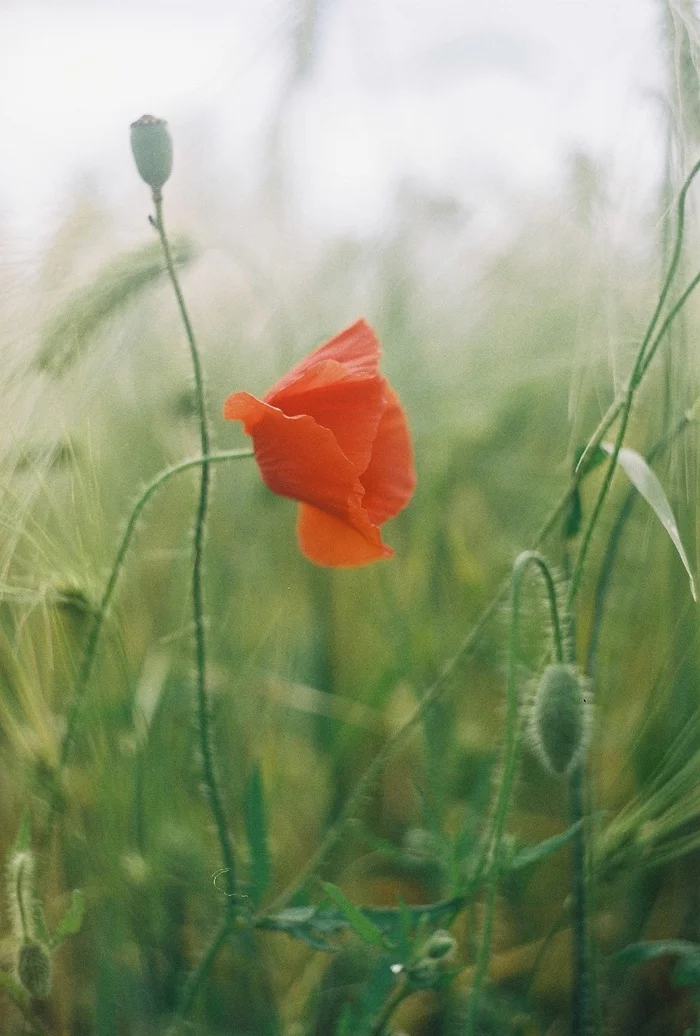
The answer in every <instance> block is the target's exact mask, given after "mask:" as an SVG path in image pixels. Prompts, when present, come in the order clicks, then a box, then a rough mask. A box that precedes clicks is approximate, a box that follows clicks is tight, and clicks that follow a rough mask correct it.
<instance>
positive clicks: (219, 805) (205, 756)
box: [153, 188, 236, 961]
mask: <svg viewBox="0 0 700 1036" xmlns="http://www.w3.org/2000/svg"><path fill="white" fill-rule="evenodd" d="M153 202H154V204H155V225H156V230H157V231H158V236H159V237H160V243H161V245H162V247H163V255H164V256H165V263H166V266H167V268H168V276H169V277H170V281H171V284H172V286H173V291H174V292H175V298H176V299H177V304H178V308H179V310H180V316H181V317H182V323H183V326H184V328H185V334H186V336H187V342H188V345H189V349H190V357H191V359H192V370H193V373H194V384H195V395H196V405H197V413H198V416H199V436H200V440H201V445H202V456H203V458H204V460H203V462H202V474H201V479H200V483H199V501H198V504H197V512H196V516H195V524H194V548H193V564H192V610H193V613H194V640H195V664H196V669H197V725H198V729H199V748H200V752H201V755H202V773H203V777H204V784H205V786H206V789H207V795H208V798H209V806H210V809H211V812H212V817H213V819H214V824H215V826H216V833H217V836H218V840H219V848H220V850H221V863H222V868H223V869H224V875H225V879H224V880H225V886H226V918H231V917H232V916H233V913H234V911H235V904H236V898H235V897H236V865H235V860H234V855H233V845H232V844H231V837H230V834H229V828H228V824H227V821H226V813H225V811H224V805H223V801H222V798H221V791H220V789H219V783H218V780H217V777H216V770H215V765H214V754H213V751H212V744H211V730H210V715H211V709H210V702H209V694H208V691H207V672H206V666H207V651H206V631H205V625H204V574H203V561H204V533H205V526H206V520H207V508H208V503H209V463H208V461H207V459H206V457H207V454H208V453H209V428H208V425H207V413H206V405H205V400H204V378H203V375H202V365H201V361H200V358H199V350H198V348H197V342H196V339H195V336H194V331H193V330H192V324H191V322H190V318H189V315H188V313H187V306H186V305H185V298H184V296H183V294H182V289H181V287H180V282H179V280H178V276H177V273H176V271H175V264H174V263H173V257H172V253H171V251H170V243H169V241H168V235H167V234H166V231H165V222H164V220H163V197H162V194H161V191H160V190H159V189H157V188H156V189H154V191H153ZM204 960H205V961H208V960H209V958H208V955H206V954H205V958H204Z"/></svg>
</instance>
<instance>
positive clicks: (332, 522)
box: [224, 320, 416, 567]
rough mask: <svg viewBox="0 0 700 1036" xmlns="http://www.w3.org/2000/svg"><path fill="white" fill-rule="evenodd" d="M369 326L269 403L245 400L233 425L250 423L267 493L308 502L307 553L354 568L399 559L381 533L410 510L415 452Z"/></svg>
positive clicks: (304, 365)
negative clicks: (386, 524)
mask: <svg viewBox="0 0 700 1036" xmlns="http://www.w3.org/2000/svg"><path fill="white" fill-rule="evenodd" d="M379 354H380V347H379V342H378V340H377V337H376V335H375V334H374V332H373V331H372V329H371V328H370V327H369V325H368V324H367V323H365V321H364V320H359V321H358V322H357V323H356V324H353V325H352V327H349V328H347V330H345V331H343V332H341V334H339V335H336V337H335V338H333V339H331V341H329V342H326V343H325V344H324V345H322V346H320V347H319V348H318V349H316V350H315V352H313V353H311V355H310V356H307V357H306V359H304V360H302V361H301V363H299V364H297V366H296V367H295V368H294V369H293V370H291V371H290V372H289V374H287V375H285V376H284V377H283V378H282V379H280V381H278V382H277V384H276V385H274V386H273V388H272V389H270V391H269V392H268V393H267V395H266V396H265V397H264V398H263V399H262V400H261V399H257V398H256V397H255V396H252V395H250V394H249V393H248V392H235V393H234V394H233V395H231V396H229V398H228V399H227V400H226V403H225V404H224V417H226V418H227V419H229V420H233V421H242V422H243V425H244V428H245V431H246V433H247V434H248V435H250V436H251V437H252V439H253V447H254V451H255V458H256V460H257V462H258V466H259V468H260V472H261V475H262V477H263V480H264V481H265V483H266V485H267V486H268V487H269V488H270V489H271V490H272V491H273V492H275V493H278V494H279V495H280V496H286V497H290V498H291V499H293V500H297V501H299V505H300V506H299V518H298V523H297V533H298V538H299V544H300V547H301V550H302V552H303V553H304V554H305V556H306V557H307V558H309V560H310V561H313V562H315V563H316V564H319V565H330V566H334V567H347V566H352V565H363V564H366V563H367V562H370V561H377V560H379V559H381V558H388V557H391V556H392V554H393V551H392V550H391V549H390V548H389V547H387V546H385V544H384V543H383V542H382V537H381V533H380V530H379V526H380V525H381V524H382V523H383V522H385V521H386V520H387V519H388V518H391V517H393V516H394V515H395V514H397V513H398V511H400V510H401V509H402V507H404V506H405V505H406V504H407V503H408V501H409V500H410V498H411V496H412V494H413V490H414V488H415V481H416V476H415V471H414V467H413V451H412V447H411V440H410V435H409V431H408V426H407V424H406V418H405V415H404V412H403V410H402V408H401V404H400V402H399V400H398V397H397V396H396V394H395V393H394V392H393V391H392V389H391V388H390V386H389V384H388V382H387V381H386V380H385V379H384V378H383V377H382V376H381V375H380V373H379V368H378V365H379Z"/></svg>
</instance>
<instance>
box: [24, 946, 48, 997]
mask: <svg viewBox="0 0 700 1036" xmlns="http://www.w3.org/2000/svg"><path fill="white" fill-rule="evenodd" d="M17 978H18V979H19V981H20V983H21V984H22V986H23V987H24V988H25V989H26V990H27V992H28V993H29V995H30V996H31V997H34V998H35V999H36V1000H45V999H46V997H47V996H48V995H49V993H50V992H51V956H50V954H49V951H48V950H47V948H46V947H45V946H42V944H41V943H40V942H35V941H31V942H23V943H22V944H21V945H20V948H19V952H18V954H17Z"/></svg>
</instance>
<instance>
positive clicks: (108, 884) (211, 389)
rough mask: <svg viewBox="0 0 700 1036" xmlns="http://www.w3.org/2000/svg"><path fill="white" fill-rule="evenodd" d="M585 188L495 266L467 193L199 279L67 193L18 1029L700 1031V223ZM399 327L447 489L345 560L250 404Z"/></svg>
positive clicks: (214, 1035)
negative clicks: (618, 206) (382, 540)
mask: <svg viewBox="0 0 700 1036" xmlns="http://www.w3.org/2000/svg"><path fill="white" fill-rule="evenodd" d="M579 172H580V169H579ZM685 172H686V173H687V172H688V170H687V169H686V170H685ZM585 183H586V192H585V196H584V194H582V192H581V181H580V177H577V176H575V177H574V178H573V181H572V184H571V185H570V187H569V193H568V195H562V197H559V198H554V199H553V200H551V202H550V203H549V207H548V208H541V209H540V210H539V211H536V212H534V213H533V214H532V215H531V217H530V219H529V220H528V221H523V224H524V225H523V228H522V231H521V233H520V234H519V236H518V237H516V238H515V239H514V240H512V241H511V242H510V244H509V245H508V246H504V247H502V248H501V250H500V251H499V252H498V253H497V254H494V255H490V256H489V255H485V254H479V255H474V254H471V253H470V252H469V250H468V247H467V245H466V244H465V240H466V238H465V236H464V234H463V227H462V224H461V222H460V220H459V219H457V218H456V216H457V215H458V213H457V212H456V210H454V211H453V210H452V209H450V210H449V211H450V213H451V216H450V218H449V219H445V218H442V221H439V220H438V219H437V218H436V214H435V212H434V211H433V209H432V208H431V205H430V204H429V199H423V201H424V204H423V205H422V207H420V208H419V213H420V214H419V215H418V216H417V217H415V218H413V219H411V220H410V221H409V219H408V218H407V217H406V214H405V213H403V214H402V213H401V212H398V213H397V219H396V221H395V230H394V232H393V235H392V236H389V237H385V238H383V239H381V240H377V241H368V242H364V243H360V242H357V241H352V240H347V241H333V242H330V243H328V244H327V245H326V246H325V249H319V248H318V247H315V248H312V247H311V246H310V245H309V244H308V243H305V242H304V240H303V239H302V238H301V236H300V237H299V239H298V240H296V241H294V242H292V245H291V247H290V244H289V242H286V243H285V242H284V241H283V240H282V239H281V238H280V239H277V240H276V241H275V245H276V247H275V248H273V249H270V248H269V243H268V244H266V246H265V251H263V248H262V246H259V247H258V248H257V250H256V247H255V241H256V240H257V239H258V238H259V239H260V240H262V239H263V238H264V237H265V235H263V234H262V233H260V234H259V235H258V238H256V234H255V233H254V231H255V230H256V229H258V230H264V231H265V234H266V235H267V240H268V242H269V238H270V236H271V234H272V230H271V228H270V226H265V227H258V228H256V227H253V226H251V228H250V230H248V231H247V232H246V231H245V230H244V231H243V233H242V239H241V241H240V242H237V243H236V244H235V245H231V246H230V247H229V246H227V245H226V244H223V245H221V246H220V248H219V250H218V251H216V252H214V251H213V250H212V249H211V248H210V246H209V245H208V242H207V232H206V227H205V226H203V227H202V228H200V230H199V232H197V231H196V230H195V231H191V236H192V238H193V240H194V241H195V242H196V245H195V246H193V245H190V244H189V243H188V244H186V245H185V244H183V245H180V246H178V248H177V249H175V250H174V256H173V263H172V264H170V270H169V275H170V276H168V271H167V270H166V265H167V264H166V262H165V260H164V258H163V253H162V251H159V249H160V247H161V244H162V243H166V244H167V237H166V236H165V230H164V224H163V222H162V210H161V208H160V197H159V196H158V197H157V198H156V203H157V205H156V213H155V220H154V227H155V228H156V229H157V230H158V231H159V233H160V235H161V239H162V240H161V242H158V241H157V240H154V241H150V240H148V239H146V240H145V243H144V242H141V243H139V244H138V246H137V247H135V248H130V249H125V248H124V247H119V248H118V249H117V248H115V244H114V239H113V236H112V232H111V230H110V218H109V214H108V213H106V212H105V213H102V214H99V216H96V215H95V211H94V209H93V210H91V211H92V222H91V223H90V226H91V228H92V229H91V231H90V235H89V237H90V242H89V244H90V248H89V249H88V248H87V245H86V244H85V242H84V241H83V242H82V243H81V241H82V239H81V232H82V230H83V229H84V228H85V227H86V226H87V225H88V221H87V220H86V218H85V212H86V205H85V204H84V203H81V204H80V205H79V206H77V207H76V211H75V212H74V213H73V214H69V215H68V216H67V217H66V221H65V225H64V226H63V227H62V228H60V230H59V231H58V232H57V235H56V242H55V244H54V245H53V246H52V247H51V248H50V249H49V250H48V253H47V256H46V262H45V267H44V269H43V270H42V271H40V274H39V276H38V278H37V282H36V285H26V286H25V289H26V299H25V302H24V306H25V309H24V313H23V314H20V319H24V320H25V322H26V328H27V334H26V339H27V340H29V341H23V342H22V344H21V348H18V347H16V346H15V344H14V343H16V342H17V341H18V336H17V334H15V335H14V336H10V335H9V334H8V337H7V342H8V346H7V349H8V362H7V365H6V378H5V386H4V396H5V400H4V405H5V410H6V412H7V415H8V426H9V427H11V428H12V429H13V432H14V434H13V435H12V436H11V437H8V438H7V440H6V441H5V442H4V443H3V446H2V456H1V457H0V463H1V464H2V471H3V494H2V498H1V503H0V509H1V511H0V513H1V515H2V523H3V528H4V530H5V535H4V537H3V539H2V542H1V543H0V613H1V617H2V621H1V622H0V681H1V688H0V743H1V745H2V756H3V762H4V765H3V790H4V794H3V796H2V799H1V801H0V811H1V816H2V821H3V823H2V825H1V827H0V830H2V831H3V832H4V836H3V837H0V852H1V853H2V854H3V858H4V860H5V861H6V868H7V877H8V896H9V897H10V915H9V916H10V920H9V921H8V922H7V925H6V927H7V931H6V932H5V933H4V935H5V941H4V942H3V944H2V945H3V948H4V951H5V952H4V955H3V960H2V962H0V1028H1V1029H2V1031H3V1032H7V1033H20V1032H28V1031H31V1032H42V1033H43V1032H49V1033H56V1034H58V1033H70V1034H76V1036H77V1034H83V1033H95V1034H97V1036H112V1034H114V1036H116V1034H117V1033H119V1034H121V1033H134V1034H137V1033H148V1034H151V1033H153V1034H156V1033H163V1034H165V1033H177V1032H183V1033H184V1032H197V1033H203V1034H206V1036H218V1034H222V1036H223V1034H224V1033H226V1034H228V1033H236V1034H241V1036H243V1034H256V1036H258V1034H260V1036H305V1034H307V1033H308V1034H310V1036H335V1034H337V1036H341V1034H345V1036H350V1034H353V1036H356V1034H359V1036H382V1034H384V1036H388V1034H389V1033H396V1034H398V1033H399V1032H406V1033H409V1034H410V1036H419V1034H420V1036H427V1034H436V1036H453V1034H455V1036H456V1034H460V1036H461V1034H462V1033H464V1034H465V1036H466V1034H472V1036H473V1034H476V1033H493V1034H501V1033H502V1034H504V1036H505V1034H522V1036H535V1034H540V1033H542V1034H545V1033H550V1034H553V1033H567V1032H574V1033H576V1034H583V1033H584V1032H585V1033H588V1032H595V1033H603V1032H613V1033H620V1034H625V1033H630V1034H632V1033H635V1034H648V1036H652V1034H654V1033H665V1034H675V1033H678V1034H679V1036H680V1034H682V1033H685V1032H700V1008H699V1006H698V1005H699V1004H700V995H699V992H698V991H699V990H700V979H699V977H698V974H699V969H698V960H700V866H699V861H700V790H699V789H700V697H699V688H700V681H699V679H698V677H699V675H700V655H699V644H698V622H697V610H696V605H695V603H694V600H693V592H692V591H693V590H694V581H693V573H694V572H695V571H696V553H697V529H698V524H697V522H698V511H697V499H698V491H697V490H698V487H697V478H698V435H697V428H696V424H695V420H694V407H695V404H696V397H697V395H698V388H697V374H698V372H697V369H696V368H695V367H694V366H693V363H692V362H691V358H690V356H689V353H690V352H691V350H687V349H686V348H685V342H686V341H689V340H692V336H693V335H694V334H695V333H696V323H697V321H696V320H695V318H694V309H693V306H694V300H693V296H692V293H691V292H690V291H686V289H687V287H688V285H690V286H694V284H695V280H694V274H695V269H696V267H697V261H696V260H694V258H693V252H694V249H693V230H692V227H689V226H688V225H687V221H685V222H684V215H685V210H684V201H685V197H686V189H685V188H684V189H683V190H681V191H680V192H679V191H678V190H676V191H674V192H672V193H673V195H674V197H675V199H676V203H675V204H674V205H673V206H672V207H671V209H670V211H669V213H668V215H667V220H668V223H669V228H668V233H667V234H665V237H664V240H665V241H669V242H670V246H669V247H668V248H667V252H668V255H667V256H666V257H665V258H663V260H659V259H658V258H657V257H656V256H657V242H656V241H655V240H654V239H653V238H652V236H651V235H649V237H648V238H647V237H646V236H644V235H643V234H641V232H640V237H635V239H634V240H632V236H631V235H630V240H629V242H628V243H627V244H626V245H624V244H620V242H619V241H618V242H617V245H616V248H615V250H614V251H613V249H612V246H611V245H610V244H609V242H605V240H604V238H603V236H602V235H603V231H601V229H600V228H601V226H603V227H604V226H605V216H606V209H605V206H606V204H607V203H606V202H605V199H604V196H603V191H602V185H601V184H600V183H599V182H598V176H597V174H596V173H595V171H593V170H589V176H588V177H587V178H586V180H585ZM686 183H687V184H689V183H690V181H689V180H688V181H686ZM591 184H593V187H594V188H595V190H594V191H593V195H594V196H595V198H596V199H597V201H596V205H597V206H598V216H599V217H600V218H597V219H593V218H592V209H591V205H592V202H591V197H592V195H591V189H592V188H591ZM678 186H680V185H678ZM690 189H691V190H692V189H693V188H690ZM157 190H158V192H159V191H160V188H159V187H158V188H157ZM669 190H670V188H669ZM165 193H166V196H167V188H166V192H165ZM87 208H89V206H87ZM443 217H444V213H443ZM453 217H454V218H453ZM169 218H170V219H171V221H172V222H173V223H175V222H176V220H175V218H174V217H169ZM149 233H150V234H152V235H153V237H154V238H155V237H156V232H155V230H154V229H153V227H148V225H147V224H146V223H145V220H144V236H145V235H146V234H149ZM246 235H247V236H246ZM640 239H641V240H642V243H643V244H644V246H645V247H644V248H642V249H640V247H639V245H640ZM71 242H72V244H71ZM96 242H97V248H96ZM603 244H605V245H606V249H607V250H606V253H605V258H604V259H603V258H602V257H601V258H600V259H595V258H594V257H596V256H601V255H602V251H603V250H602V248H601V245H603ZM122 245H123V243H122ZM83 246H85V247H84V248H83ZM95 249H96V251H97V253H98V254H100V253H101V255H100V261H99V262H94V261H88V260H87V259H86V256H87V255H88V252H90V253H91V254H92V253H94V252H95ZM117 251H118V252H119V254H120V258H119V259H117V260H115V259H114V254H115V252H117ZM292 254H293V256H294V261H292V259H291V258H290V256H291V255H292ZM244 255H245V256H246V260H245V262H244V261H243V258H242V257H243V256H244ZM436 255H439V256H443V257H444V256H446V255H450V256H451V257H452V258H451V260H450V262H445V263H444V265H443V266H442V267H440V266H439V265H438V264H436V262H435V256H436ZM640 255H641V258H640ZM57 256H61V261H60V262H57ZM660 268H661V269H660ZM176 271H177V272H176ZM178 278H180V280H179V281H178ZM178 283H180V284H181V287H182V299H181V301H182V302H183V304H185V305H186V309H185V310H184V311H183V310H182V309H181V311H180V312H178V300H177V299H176V296H175V295H174V294H173V286H174V285H177V284H178ZM659 284H661V285H662V287H661V289H659ZM178 290H179V289H178ZM57 299H58V300H60V304H58V303H57V302H56V300H57ZM657 300H658V305H657ZM679 300H681V302H682V305H680V304H679ZM611 309H612V311H613V312H614V318H615V320H614V322H615V326H616V328H617V329H618V330H617V332H616V336H614V335H613V333H612V331H611V329H610V324H609V320H610V313H611ZM187 314H189V317H190V318H191V320H192V328H193V330H194V334H193V335H192V336H191V337H190V354H189V356H188V349H187V345H188V337H189V336H188V335H186V330H185V328H183V324H182V322H181V318H182V317H183V316H185V323H186V322H187ZM360 314H364V315H365V316H366V317H367V318H368V320H370V322H371V323H372V324H373V325H374V326H375V327H376V328H377V330H378V333H379V335H380V338H381V339H382V342H383V346H384V360H383V369H384V371H385V373H386V374H387V376H388V377H389V378H390V379H391V382H392V384H394V385H395V386H396V388H397V390H398V391H399V393H400V395H401V398H402V401H403V403H404V406H405V409H406V411H407V413H408V415H409V421H410V424H411V427H412V430H413V434H414V445H415V453H416V463H417V469H418V489H417V492H416V496H415V498H414V500H413V502H412V503H411V505H410V506H409V507H408V508H407V509H406V510H405V511H403V512H402V513H401V514H400V515H399V516H398V518H396V519H395V520H394V521H393V522H392V523H390V524H389V525H388V526H387V528H386V533H387V539H388V541H389V542H391V544H392V546H393V547H394V548H395V551H396V556H395V558H394V559H393V560H392V561H390V562H386V563H379V564H377V565H371V566H367V567H365V568H360V569H357V570H351V571H335V570H325V569H317V568H314V567H313V566H311V565H309V564H308V563H307V562H306V561H305V560H304V559H303V558H302V557H301V555H300V554H299V552H298V550H297V546H296V542H295V538H294V505H293V504H292V503H291V502H290V501H288V500H284V499H281V498H278V497H276V496H274V495H273V494H272V493H271V492H269V490H267V489H266V488H265V486H264V485H263V484H262V482H261V480H260V477H259V473H258V471H257V468H256V466H255V464H254V463H253V462H252V461H250V460H248V459H246V458H247V456H248V455H249V454H248V451H247V449H241V447H247V445H248V443H247V440H245V439H244V437H243V436H242V434H241V433H240V432H239V431H238V429H237V428H236V427H234V426H232V425H230V424H225V423H224V421H223V420H222V418H221V416H220V415H221V408H222V404H223V400H224V399H225V397H226V396H227V395H228V394H229V393H230V392H233V391H235V390H239V389H247V390H249V391H251V392H255V393H257V394H258V395H262V394H263V392H264V391H265V389H266V388H267V387H268V386H269V385H270V384H272V383H273V381H274V380H275V379H276V378H277V377H279V376H280V375H281V374H282V373H284V371H285V370H286V369H287V368H288V367H289V366H290V364H292V363H293V362H294V361H295V360H296V359H298V358H300V357H301V356H303V355H304V354H305V353H307V352H308V351H309V350H310V349H311V348H312V347H313V346H315V345H316V344H318V342H319V341H320V340H321V339H322V338H323V337H328V336H330V335H331V334H333V333H334V332H336V331H337V330H339V329H340V328H341V327H343V326H345V325H347V324H349V323H350V322H351V321H352V320H353V319H354V318H355V317H357V316H358V315H360ZM37 315H38V318H37ZM1 317H2V319H1V320H0V324H1V325H2V326H3V327H6V326H9V325H8V319H6V314H4V313H3V314H1ZM194 335H196V342H195V338H194ZM611 348H612V352H611ZM611 356H612V360H613V361H614V362H612V363H611ZM188 361H189V363H190V366H191V363H192V361H194V363H195V366H196V365H197V363H200V362H201V367H202V372H201V373H202V378H201V380H200V378H199V377H197V385H196V389H197V391H196V392H194V393H193V388H192V384H193V383H192V375H191V370H190V366H188ZM202 387H203V388H204V394H203V396H201V397H200V393H199V389H200V388H202ZM202 401H203V402H204V404H205V406H206V415H207V420H206V421H205V420H204V415H203V410H202ZM202 456H204V457H206V458H209V460H208V461H207V462H203V461H202V459H201V458H202ZM235 458H237V459H236V463H233V460H234V459H235ZM644 458H646V460H645V459H644ZM652 468H653V472H655V474H654V473H653V472H652ZM195 513H197V515H198V516H199V518H198V521H197V523H196V525H195V526H194V534H193V522H194V516H195ZM193 543H194V548H195V549H194V554H195V557H197V558H198V559H199V560H198V561H197V562H196V563H195V576H194V583H193ZM120 545H121V546H120ZM514 559H515V561H514ZM199 562H202V563H201V565H200V564H199ZM511 573H512V575H511ZM200 577H201V580H202V582H201V583H200V582H198V580H199V579H200ZM509 594H510V595H511V603H510V607H507V606H506V604H507V601H508V595H509ZM202 601H203V603H202ZM195 642H196V645H197V650H196V652H195V649H194V646H193V645H194V643H195ZM22 817H24V818H25V819H23V820H22V819H21V818H22ZM29 818H31V839H30V834H29V831H30V827H29V824H30V820H29ZM18 825H19V826H20V834H19V836H18V837H17V838H16V839H14V841H13V838H14V832H16V831H17V828H18ZM234 863H235V870H234ZM71 889H76V890H77V889H80V890H81V891H80V892H79V893H78V892H74V893H73V898H72V899H69V898H68V893H67V890H71ZM39 899H41V904H42V905H41V909H39ZM50 932H53V933H54V934H53V935H50V934H49V933H50Z"/></svg>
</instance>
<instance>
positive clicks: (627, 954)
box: [609, 939, 700, 967]
mask: <svg viewBox="0 0 700 1036" xmlns="http://www.w3.org/2000/svg"><path fill="white" fill-rule="evenodd" d="M697 953H700V946H698V944H697V943H694V942H687V941H686V940H685V939H659V940H657V941H655V942H633V943H630V945H629V946H625V948H624V949H623V950H618V952H617V953H613V954H612V956H611V957H609V960H610V961H611V962H613V963H615V964H624V965H625V966H626V967H629V966H630V965H632V964H642V963H643V962H644V961H647V960H656V958H657V957H668V956H674V957H690V956H693V955H695V954H697Z"/></svg>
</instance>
